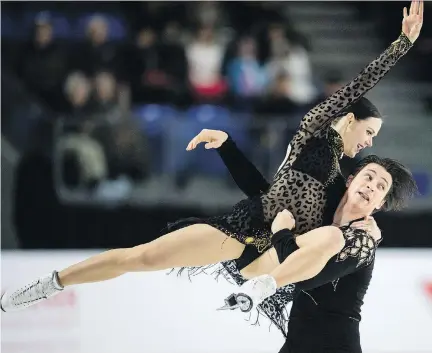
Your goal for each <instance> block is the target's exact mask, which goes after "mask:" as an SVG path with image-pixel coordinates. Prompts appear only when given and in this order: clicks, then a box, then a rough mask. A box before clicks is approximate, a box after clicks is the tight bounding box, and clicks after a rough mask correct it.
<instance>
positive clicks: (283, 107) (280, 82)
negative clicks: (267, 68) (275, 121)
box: [256, 71, 299, 116]
mask: <svg viewBox="0 0 432 353" xmlns="http://www.w3.org/2000/svg"><path fill="white" fill-rule="evenodd" d="M292 84H293V83H292V81H291V79H290V76H289V75H288V74H287V73H286V72H284V71H281V72H279V73H278V75H277V76H276V77H275V79H274V81H273V82H272V83H271V85H270V87H269V91H268V95H267V96H265V97H264V98H263V100H261V102H260V104H258V106H257V109H256V110H257V112H258V113H260V114H271V115H281V116H283V115H286V114H292V113H295V112H297V110H298V108H299V107H298V105H297V104H296V103H295V102H293V101H292V100H291V98H290V90H291V87H292Z"/></svg>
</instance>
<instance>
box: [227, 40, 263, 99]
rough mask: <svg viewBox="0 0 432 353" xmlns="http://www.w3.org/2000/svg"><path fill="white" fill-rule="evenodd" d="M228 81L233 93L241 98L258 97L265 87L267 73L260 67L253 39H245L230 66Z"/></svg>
mask: <svg viewBox="0 0 432 353" xmlns="http://www.w3.org/2000/svg"><path fill="white" fill-rule="evenodd" d="M228 80H229V85H230V88H231V90H232V91H233V93H234V94H235V95H237V96H240V97H256V96H258V95H259V94H261V93H262V90H263V88H264V85H265V81H266V79H265V72H264V70H263V69H262V68H261V67H260V64H259V62H258V59H257V53H256V42H255V40H254V39H253V38H251V37H248V38H243V39H242V40H241V41H240V43H239V47H238V56H237V57H236V58H235V59H233V60H232V61H231V62H230V63H229V64H228Z"/></svg>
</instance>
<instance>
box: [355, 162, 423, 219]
mask: <svg viewBox="0 0 432 353" xmlns="http://www.w3.org/2000/svg"><path fill="white" fill-rule="evenodd" d="M371 163H375V164H378V165H380V166H382V167H383V168H384V169H385V170H386V171H387V172H388V173H389V174H390V175H391V177H392V179H393V183H392V186H391V188H390V190H389V191H388V192H387V195H386V197H385V201H386V202H385V204H384V205H383V208H382V209H383V210H384V211H399V210H401V209H403V208H404V207H405V206H406V204H407V202H408V201H409V200H410V199H412V198H413V197H414V196H416V195H417V194H418V189H417V184H416V182H415V180H414V177H413V175H412V173H411V172H410V171H409V169H408V168H407V167H405V166H404V165H403V164H401V163H399V162H397V161H395V160H394V159H391V158H380V157H378V156H375V155H370V156H367V157H365V158H363V159H361V160H360V161H359V162H358V163H357V165H356V167H355V168H354V171H353V173H352V175H354V176H356V175H357V173H358V172H359V171H360V170H362V169H363V168H365V167H366V166H367V165H368V164H371Z"/></svg>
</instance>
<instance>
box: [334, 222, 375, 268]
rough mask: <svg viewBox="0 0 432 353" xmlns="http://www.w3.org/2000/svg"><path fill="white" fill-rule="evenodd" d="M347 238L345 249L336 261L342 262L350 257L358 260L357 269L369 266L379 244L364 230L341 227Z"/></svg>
mask: <svg viewBox="0 0 432 353" xmlns="http://www.w3.org/2000/svg"><path fill="white" fill-rule="evenodd" d="M340 229H341V230H342V233H343V236H344V238H345V247H344V248H343V249H342V250H341V251H340V252H339V254H338V255H337V258H336V261H337V262H342V261H345V260H346V259H348V258H349V257H354V258H357V259H358V263H357V266H356V267H360V266H363V265H369V264H370V263H371V262H372V261H373V259H374V257H375V251H376V248H377V247H378V242H376V241H375V239H374V238H372V236H371V235H370V234H369V233H367V232H365V231H364V230H362V229H354V228H351V227H349V226H345V227H341V228H340Z"/></svg>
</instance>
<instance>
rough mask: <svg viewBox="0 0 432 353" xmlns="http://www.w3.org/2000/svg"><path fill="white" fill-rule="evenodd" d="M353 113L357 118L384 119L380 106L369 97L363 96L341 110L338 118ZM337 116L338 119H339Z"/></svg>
mask: <svg viewBox="0 0 432 353" xmlns="http://www.w3.org/2000/svg"><path fill="white" fill-rule="evenodd" d="M348 113H353V114H354V117H355V119H356V120H366V119H367V118H371V117H373V118H378V119H383V116H382V115H381V113H380V112H379V110H378V108H377V107H376V106H375V105H374V104H373V103H372V102H371V101H370V100H369V99H367V98H365V97H362V98H360V99H359V100H358V101H356V102H355V103H354V104H351V105H349V106H348V107H346V108H345V109H344V110H342V111H341V112H340V114H339V115H338V116H337V118H340V117H342V116H345V115H347V114H348ZM337 118H336V119H337Z"/></svg>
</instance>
